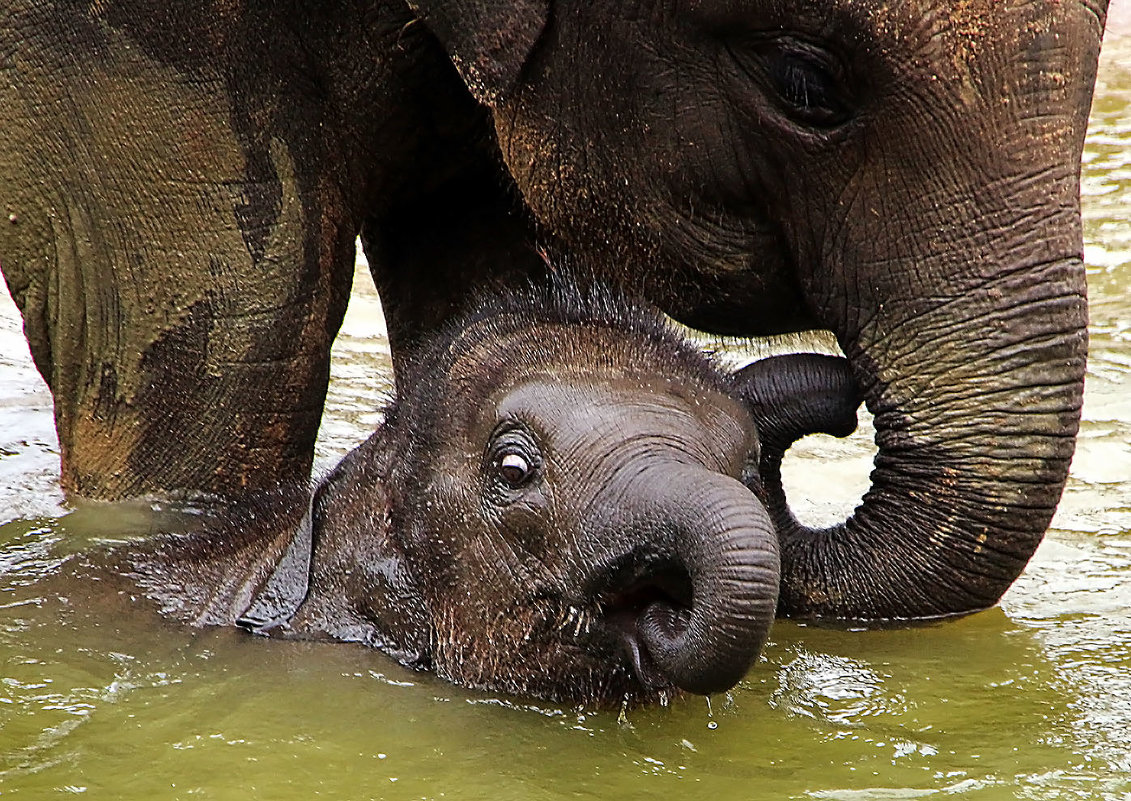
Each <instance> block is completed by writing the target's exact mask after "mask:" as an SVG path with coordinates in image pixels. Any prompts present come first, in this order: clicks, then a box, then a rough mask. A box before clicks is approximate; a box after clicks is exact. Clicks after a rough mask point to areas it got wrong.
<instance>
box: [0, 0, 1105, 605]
mask: <svg viewBox="0 0 1131 801" xmlns="http://www.w3.org/2000/svg"><path fill="white" fill-rule="evenodd" d="M1106 9H1107V1H1106V0H961V1H959V0H905V1H904V2H889V1H888V0H752V2H742V3H738V2H734V0H703V1H702V2H677V3H654V4H650V3H612V2H592V1H591V0H555V2H553V3H551V2H549V0H507V1H506V2H496V3H487V2H477V1H476V0H470V1H469V2H458V3H457V2H454V1H453V0H405V1H402V0H368V2H354V1H353V0H285V1H284V2H280V3H258V2H227V1H225V2H214V0H187V1H186V2H182V3H176V4H165V5H161V4H153V3H148V2H142V0H104V1H103V2H98V3H64V2H41V0H12V1H11V2H8V3H6V4H5V6H4V8H3V9H2V10H0V114H2V115H3V117H2V118H0V193H2V194H0V204H2V210H3V214H4V215H5V217H0V221H2V220H4V219H5V218H6V222H0V264H2V266H3V270H4V275H5V278H6V280H7V282H8V285H9V287H10V289H11V291H12V294H13V296H14V298H15V300H16V302H17V304H18V305H19V307H20V310H21V312H22V314H23V317H24V321H25V330H26V333H27V336H28V340H29V342H30V344H31V348H32V353H33V356H34V359H35V361H36V365H37V366H38V368H39V370H40V372H41V373H42V374H43V376H44V377H45V379H46V380H47V382H48V384H49V385H50V386H51V389H52V392H53V394H54V399H55V416H56V422H57V428H58V431H59V438H60V450H61V462H62V479H63V484H64V487H65V488H66V489H67V491H69V492H71V493H73V494H77V495H86V496H94V497H100V498H117V497H124V496H128V495H132V494H144V493H150V492H169V491H188V492H205V493H219V494H227V495H233V496H238V495H240V494H242V493H244V492H246V491H247V490H248V489H255V488H257V487H258V488H262V487H264V486H268V485H270V484H271V483H273V482H274V481H276V480H277V479H279V478H282V479H284V480H289V481H302V480H303V479H304V478H305V476H306V475H307V473H308V471H309V468H310V464H311V459H312V454H313V443H314V438H315V434H316V431H317V427H318V422H319V418H320V414H321V410H322V402H323V399H324V395H325V389H326V382H327V378H328V374H329V369H328V364H329V358H330V345H331V342H332V340H333V338H334V335H335V334H336V332H337V329H338V326H339V324H340V322H341V318H342V314H343V312H344V309H345V304H346V299H347V296H348V293H349V288H350V278H351V274H352V269H353V263H354V242H355V239H356V238H357V236H358V235H359V234H360V236H361V238H362V241H363V242H364V244H365V249H366V254H367V256H368V258H369V263H370V265H371V269H372V271H373V274H374V278H375V281H376V284H377V287H378V289H379V292H380V295H381V301H382V304H383V308H384V310H385V313H386V319H387V322H388V330H389V336H390V341H391V343H392V348H393V356H394V365H395V367H396V371H397V373H398V375H397V381H398V384H403V382H404V381H405V380H406V378H405V372H406V370H408V369H410V365H411V364H412V362H413V360H414V358H415V354H416V352H417V351H418V349H419V348H420V347H421V344H422V343H423V342H424V341H426V340H427V339H428V338H429V337H430V335H431V334H432V333H434V332H435V331H436V330H438V329H439V328H440V327H441V326H442V325H443V324H444V322H445V321H448V320H451V319H452V318H453V317H455V316H458V315H459V314H460V313H461V311H462V310H464V309H465V307H466V304H467V302H468V298H470V297H472V296H474V295H475V294H476V292H477V291H484V290H487V289H491V290H493V291H496V292H499V293H505V292H507V291H510V288H513V287H514V286H516V285H520V284H522V283H523V282H524V281H526V280H528V279H529V278H530V277H535V278H538V277H540V276H542V274H543V273H544V268H543V262H542V259H541V258H540V257H539V255H538V250H539V249H540V248H544V249H545V251H547V252H548V253H550V254H551V255H554V256H556V257H558V258H559V260H560V261H561V263H569V264H572V265H578V266H579V269H583V270H592V271H596V272H599V273H601V274H603V275H604V276H605V277H606V278H607V279H609V280H610V281H613V282H614V283H617V284H619V285H621V286H622V287H623V288H624V289H625V290H626V291H627V292H629V293H630V294H633V295H640V296H642V297H643V298H644V299H646V300H648V301H650V302H654V303H656V304H657V305H659V306H660V307H661V308H662V309H663V310H664V311H665V312H667V313H669V314H671V315H673V316H675V317H677V318H679V319H680V320H682V321H684V322H687V323H689V324H691V325H693V326H696V327H698V328H701V329H705V330H708V331H711V332H716V333H723V334H733V335H741V336H761V335H767V334H774V333H782V332H790V331H801V330H806V329H827V330H830V331H832V332H833V333H834V334H835V336H836V338H837V340H838V342H839V344H840V346H841V349H842V350H843V351H844V353H845V355H846V356H847V358H848V360H849V362H850V365H851V371H852V377H853V379H854V383H855V385H856V386H858V387H859V389H860V392H861V394H862V396H863V398H864V400H865V402H866V403H867V405H868V407H869V409H870V410H871V411H872V413H873V415H874V418H875V421H876V431H877V444H878V446H879V454H878V456H877V459H876V469H875V471H874V473H873V487H872V489H871V491H869V492H868V493H867V495H866V496H865V498H864V501H863V503H862V504H861V506H860V507H859V509H858V510H857V511H856V513H854V514H853V515H852V516H851V517H850V518H849V519H848V520H847V521H845V523H844V524H843V525H841V526H837V527H834V528H833V529H830V530H827V531H823V532H814V531H810V530H808V529H806V528H804V527H802V526H799V525H796V524H795V522H793V523H791V522H790V518H789V516H788V515H786V514H784V513H783V514H781V515H778V519H779V521H781V522H783V524H785V525H783V528H782V531H781V532H780V533H781V537H782V544H783V551H782V553H783V559H784V561H783V577H782V586H783V592H782V611H783V612H784V613H786V614H792V615H798V616H815V617H840V618H854V619H876V618H901V617H902V618H906V617H931V616H937V615H946V614H957V613H962V612H966V611H971V610H973V609H979V608H983V607H985V606H987V605H990V604H993V603H995V602H996V601H997V599H998V598H999V597H1000V596H1001V594H1002V593H1003V592H1004V591H1005V589H1006V588H1007V587H1008V586H1009V585H1010V583H1011V582H1012V581H1013V580H1014V579H1015V578H1016V576H1017V575H1018V574H1019V572H1020V571H1021V569H1022V568H1023V567H1024V565H1025V564H1026V561H1027V560H1028V558H1029V557H1030V556H1031V554H1032V553H1033V551H1034V550H1035V548H1036V547H1037V545H1038V543H1039V542H1040V540H1041V537H1042V536H1043V533H1044V531H1045V529H1046V527H1047V526H1048V524H1049V521H1050V519H1051V516H1052V513H1053V511H1054V509H1055V507H1056V504H1057V502H1058V500H1059V498H1060V495H1061V492H1062V490H1063V487H1064V482H1065V480H1066V477H1067V473H1068V466H1069V462H1070V459H1071V456H1072V452H1073V447H1074V442H1075V434H1076V431H1077V427H1078V423H1079V416H1080V407H1081V398H1082V390H1083V377H1084V363H1085V355H1086V340H1087V336H1086V317H1087V311H1086V300H1085V297H1086V291H1085V282H1084V269H1083V261H1082V250H1083V247H1082V234H1081V222H1080V210H1079V165H1080V154H1081V150H1082V147H1083V139H1084V133H1085V128H1086V121H1087V112H1088V108H1089V103H1090V99H1091V89H1092V85H1093V83H1094V79H1095V69H1096V62H1097V57H1098V52H1099V47H1100V41H1101V38H1102V34H1103V27H1104V22H1105V18H1106ZM473 290H475V291H473ZM265 390H269V391H267V392H265ZM171 441H176V442H177V443H178V448H177V449H176V451H175V452H173V451H171V450H170V448H169V447H168V443H169V442H171Z"/></svg>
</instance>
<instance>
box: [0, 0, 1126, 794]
mask: <svg viewBox="0 0 1131 801" xmlns="http://www.w3.org/2000/svg"><path fill="white" fill-rule="evenodd" d="M1117 2H1119V0H1117ZM1083 191H1084V194H1085V213H1086V236H1087V250H1086V256H1087V261H1088V264H1089V281H1090V293H1091V317H1092V345H1091V348H1092V350H1091V359H1090V364H1089V376H1088V386H1087V394H1086V402H1085V410H1084V424H1083V430H1082V433H1081V437H1080V444H1079V448H1078V454H1077V457H1076V460H1075V463H1074V465H1073V473H1072V478H1071V480H1070V483H1069V486H1068V490H1067V492H1066V494H1065V498H1064V502H1063V503H1062V505H1061V508H1060V511H1059V512H1058V515H1057V518H1056V520H1055V522H1054V530H1053V532H1052V533H1051V535H1050V536H1049V538H1048V540H1047V542H1046V544H1045V545H1044V546H1042V548H1041V550H1040V551H1039V552H1038V555H1037V557H1036V558H1035V559H1034V561H1033V563H1032V564H1031V565H1030V567H1029V569H1028V570H1027V571H1026V572H1025V574H1024V575H1023V576H1022V578H1021V580H1020V581H1019V582H1018V583H1017V585H1016V586H1015V587H1014V589H1012V590H1011V591H1010V593H1009V594H1008V595H1007V596H1006V598H1005V600H1004V601H1003V603H1002V605H1001V607H1000V608H998V609H993V610H990V611H988V612H985V613H982V614H979V615H974V616H972V617H969V618H966V619H963V620H957V621H950V622H946V623H940V624H937V625H932V626H925V627H921V628H913V629H905V630H891V631H865V632H862V631H837V630H827V629H818V628H812V627H803V626H799V625H796V624H792V623H789V622H782V623H780V624H779V625H778V626H776V627H775V630H774V633H773V642H772V643H771V644H770V646H769V647H768V648H767V650H766V653H765V655H764V657H763V659H762V661H761V663H760V664H759V665H758V666H757V667H756V668H755V669H754V670H753V671H752V672H751V673H750V675H749V676H748V677H747V679H746V680H745V681H744V682H743V683H742V685H740V686H739V687H738V688H737V689H736V690H734V691H733V692H731V693H729V694H727V695H726V696H725V697H722V698H715V699H713V700H712V702H711V704H710V705H708V704H707V703H706V702H705V701H704V700H702V699H698V698H689V699H679V700H677V701H675V702H674V703H673V704H672V705H671V706H670V707H668V708H656V709H640V710H627V711H625V712H624V713H623V715H621V714H618V713H617V711H615V710H614V711H612V712H591V711H585V710H581V711H578V710H571V709H560V708H554V707H549V708H548V707H545V706H543V705H538V704H530V703H528V702H524V701H521V700H516V699H506V698H495V697H487V696H483V695H478V694H472V693H467V692H464V691H461V690H458V689H456V688H453V687H451V686H449V685H446V684H444V683H442V682H439V681H437V680H435V679H434V678H433V677H430V676H426V675H417V674H411V673H408V672H406V671H404V670H403V669H401V668H399V667H398V666H396V665H395V664H393V663H392V662H390V661H389V660H386V659H384V658H383V657H381V656H380V655H377V654H374V653H372V652H369V651H366V650H364V649H361V648H353V647H349V646H341V645H321V644H316V643H284V642H275V641H262V640H258V639H254V638H250V637H246V636H241V635H240V634H239V633H237V632H232V631H221V630H209V631H188V630H184V629H181V628H177V627H174V626H170V625H166V624H163V623H161V622H159V621H155V620H153V619H151V618H148V617H146V616H144V615H137V616H135V615H130V614H107V613H106V610H104V609H100V608H97V607H95V606H93V605H92V604H91V602H90V601H89V600H87V599H88V598H89V597H90V596H89V595H87V594H86V593H85V592H84V588H82V587H62V588H60V587H51V588H50V591H48V589H49V587H50V581H49V577H50V576H51V575H52V574H53V573H54V572H55V571H56V570H57V568H58V566H59V563H60V561H61V560H63V559H66V558H67V556H68V554H70V553H72V552H73V551H74V550H75V549H77V548H80V547H85V546H86V545H88V544H90V543H91V542H92V541H97V540H99V539H105V538H114V539H117V538H121V537H123V536H144V535H145V534H147V533H148V532H150V531H152V530H154V529H156V528H164V527H168V526H169V525H170V524H171V523H170V520H169V519H168V518H167V517H162V518H154V517H152V516H151V515H150V513H149V512H148V510H147V509H144V508H133V509H128V508H120V507H113V508H105V507H87V508H83V509H80V510H76V511H74V512H72V513H70V514H66V515H64V511H65V510H64V509H63V508H62V507H61V505H60V497H59V493H58V487H57V485H56V483H55V472H56V469H57V465H56V462H55V460H56V459H57V456H56V450H55V448H56V446H55V443H54V438H53V434H52V433H51V419H50V411H49V409H50V399H49V397H48V396H47V395H46V392H45V390H44V389H43V388H42V384H41V383H39V382H38V380H37V379H36V377H35V374H34V370H33V369H32V368H31V366H30V362H29V361H28V360H27V359H26V357H25V354H26V346H24V344H23V342H22V339H21V337H20V335H19V321H18V319H17V318H16V317H15V315H14V312H13V310H12V308H11V306H10V304H9V305H7V306H6V307H5V308H4V309H2V310H0V377H2V380H0V414H2V415H3V417H2V418H0V420H2V423H3V424H2V425H0V487H3V488H4V489H3V491H0V520H9V521H12V522H8V523H6V524H3V525H0V792H3V793H5V794H10V795H13V796H15V797H21V794H22V797H25V798H44V797H48V796H50V795H57V794H68V793H83V792H89V793H92V794H95V795H97V794H98V793H99V791H101V794H102V795H103V796H104V797H113V798H146V799H148V798H154V797H160V798H180V797H189V796H196V795H200V796H204V797H211V798H229V797H232V798H234V797H257V798H275V799H288V798H296V799H298V798H302V799H306V798H310V797H312V796H315V795H320V796H322V797H328V798H390V799H393V798H440V797H448V798H500V799H519V798H522V799H526V798H563V797H581V798H611V797H616V798H629V799H631V798H653V797H673V798H674V797H679V798H709V799H712V801H718V799H730V798H736V799H737V798H752V797H753V798H773V799H782V798H822V799H877V798H880V799H882V798H922V797H950V796H962V797H967V798H979V799H1012V798H1018V797H1020V798H1047V799H1054V798H1055V799H1061V798H1121V797H1126V796H1125V794H1126V793H1127V792H1131V727H1129V726H1128V722H1129V721H1131V498H1129V497H1128V487H1129V486H1131V452H1129V449H1128V448H1127V443H1128V441H1131V300H1129V296H1131V38H1128V37H1126V36H1124V37H1122V38H1119V37H1116V38H1113V39H1111V40H1110V41H1109V43H1108V45H1107V50H1106V52H1105V56H1104V66H1103V71H1102V73H1101V83H1100V87H1099V90H1098V93H1097V100H1096V106H1095V112H1094V114H1093V118H1092V126H1091V130H1090V136H1089V144H1088V149H1087V153H1086V156H1085V175H1084V183H1083ZM359 283H360V284H361V285H360V286H359V287H358V289H357V291H356V292H355V296H354V298H353V300H352V301H351V304H352V305H351V309H350V314H349V316H348V317H347V321H346V324H345V329H344V331H343V335H342V336H341V337H340V339H339V341H338V343H337V345H336V346H335V364H334V376H335V382H334V385H333V387H332V390H331V395H330V397H329V399H328V401H327V414H326V420H325V422H324V425H323V430H322V432H321V436H320V440H319V445H318V457H319V461H320V463H321V464H323V465H325V464H327V463H329V462H332V460H333V459H335V458H337V456H339V455H340V454H342V453H343V452H345V451H346V450H348V449H349V448H350V447H352V446H353V445H354V444H355V443H356V442H358V441H360V440H361V439H362V438H364V436H365V435H366V432H368V431H369V430H371V428H372V427H373V426H374V425H375V424H376V421H377V420H378V419H379V407H380V401H379V398H380V396H381V394H382V392H384V391H387V388H388V387H387V383H385V382H386V381H387V377H388V375H389V368H388V350H387V345H386V344H385V343H384V341H383V340H379V339H374V331H375V330H378V329H379V327H380V312H379V308H378V305H377V303H376V299H375V296H374V294H373V291H372V288H371V285H370V284H369V283H368V281H367V280H366V279H365V278H364V276H362V277H360V278H359ZM3 302H5V303H7V301H6V299H5V300H4V301H3ZM17 355H18V356H19V358H17ZM838 448H839V450H835V449H831V448H828V447H826V446H825V445H822V444H821V443H820V442H815V443H814V444H813V445H812V448H811V450H810V455H809V456H808V457H801V461H800V462H799V468H800V469H799V470H798V473H799V478H800V481H799V482H798V483H797V484H796V485H795V486H796V490H795V493H796V494H797V495H798V496H799V497H798V500H799V501H802V505H804V504H803V498H801V497H800V496H801V495H803V493H804V491H805V487H806V485H807V484H808V486H810V487H812V486H821V487H822V494H823V489H824V488H825V487H827V486H830V485H835V486H837V487H841V488H842V489H843V491H844V493H845V496H846V498H847V499H849V501H850V500H851V498H852V497H854V494H858V493H859V491H860V489H861V487H862V485H861V483H860V482H861V481H865V480H866V478H863V477H862V475H861V474H862V473H865V472H866V469H867V467H866V466H867V463H868V462H869V461H870V458H871V450H872V447H871V444H870V442H868V439H867V437H866V436H859V437H857V438H854V439H852V440H850V441H849V442H847V443H845V444H843V445H840V446H838ZM828 463H832V464H831V466H826V465H828ZM845 465H847V467H846V466H845ZM822 470H826V471H827V472H824V473H822V472H821V471H822ZM849 505H851V503H849ZM811 506H812V507H813V509H812V512H813V514H815V515H818V516H819V515H822V514H824V515H840V514H843V509H841V510H836V509H831V508H830V507H828V506H825V507H823V508H822V507H821V504H820V503H817V502H816V501H814V502H813V503H812V504H811Z"/></svg>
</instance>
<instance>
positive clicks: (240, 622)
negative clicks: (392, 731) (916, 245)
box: [122, 288, 779, 704]
mask: <svg viewBox="0 0 1131 801" xmlns="http://www.w3.org/2000/svg"><path fill="white" fill-rule="evenodd" d="M398 378H399V381H398V391H397V397H396V399H395V401H394V402H393V403H392V404H391V405H390V407H389V408H388V412H387V417H386V420H385V422H384V424H383V425H382V426H381V427H380V428H379V429H378V430H377V432H376V433H375V434H373V436H372V437H370V439H369V440H368V441H367V442H365V443H364V444H362V445H361V446H360V447H358V448H357V449H356V450H354V451H353V452H352V453H350V454H349V455H347V456H346V458H345V459H343V460H342V462H341V463H340V464H339V465H338V466H337V467H336V468H335V469H334V470H333V472H332V473H331V474H330V475H329V476H328V477H327V478H326V479H325V480H324V481H322V482H321V484H320V485H319V486H318V487H317V488H316V490H315V491H314V493H313V496H312V497H311V496H310V494H309V493H307V492H305V491H302V492H296V493H293V494H292V495H291V496H286V494H285V493H284V496H285V497H282V498H281V499H277V500H276V503H275V504H274V505H275V507H277V508H274V509H272V510H271V511H270V513H269V514H265V510H263V509H259V510H257V511H255V512H251V511H249V512H247V513H245V514H244V515H243V516H242V518H241V519H240V520H235V519H233V520H231V521H229V523H228V524H227V525H225V526H223V527H222V528H220V529H217V530H213V531H211V532H209V533H206V534H196V535H189V536H186V537H179V538H177V537H167V538H165V539H163V540H160V541H159V542H158V543H157V544H155V545H151V546H148V547H145V548H143V549H140V550H139V549H137V548H136V547H135V548H133V549H131V550H128V551H127V552H125V554H124V555H123V556H122V558H123V559H125V560H126V562H127V563H126V564H125V565H124V566H123V569H124V570H126V572H128V573H129V574H130V575H131V576H132V577H133V579H134V580H135V581H136V582H137V583H138V584H140V585H141V586H142V587H143V589H144V590H145V592H146V594H147V595H149V596H150V597H151V598H153V599H155V600H157V601H158V602H160V603H161V605H162V606H163V607H164V610H165V611H166V612H168V613H171V614H174V615H176V616H178V617H180V618H181V619H183V620H186V621H189V622H191V623H192V624H194V625H232V624H235V625H237V626H242V627H244V628H246V629H249V630H251V631H253V632H256V633H258V634H264V635H267V636H271V637H292V638H302V639H328V640H339V641H346V642H359V643H364V644H366V645H369V646H372V647H375V648H379V649H381V650H382V651H385V652H386V653H388V654H390V655H391V656H393V657H394V658H395V659H397V660H398V661H400V662H401V663H403V664H405V665H409V666H411V667H415V668H419V669H431V670H434V671H435V672H436V673H437V675H439V676H441V677H443V678H445V679H448V680H450V681H452V682H455V683H458V684H462V685H466V686H468V687H479V688H486V689H490V690H496V691H503V692H510V693H516V694H521V695H526V696H537V697H542V698H547V699H553V700H559V701H566V702H580V703H598V704H600V703H607V704H613V703H619V702H621V701H622V700H623V699H626V698H627V699H628V700H629V701H632V702H634V703H635V702H641V701H648V700H651V699H655V698H657V697H659V696H660V695H661V694H662V693H667V692H670V691H671V690H673V689H681V690H687V691H690V692H695V693H704V694H705V693H715V692H720V691H723V690H727V689H729V688H730V687H732V686H733V685H734V684H735V683H736V682H738V680H739V679H740V678H742V676H743V675H744V674H745V673H746V671H747V670H748V669H749V668H750V666H751V664H752V663H753V662H754V660H755V659H756V658H757V656H758V653H759V650H760V648H761V646H762V644H763V643H764V641H765V639H766V635H767V632H768V630H769V627H770V624H771V621H772V619H773V617H774V611H775V606H776V603H777V596H778V581H779V563H778V549H777V540H776V536H775V534H774V531H773V527H772V526H771V523H770V520H769V518H768V515H767V512H766V509H765V508H764V507H763V505H762V504H761V503H760V502H759V500H758V499H757V498H756V497H755V495H754V494H753V493H752V492H751V491H750V490H749V489H747V487H746V486H744V485H743V480H744V479H745V480H748V481H749V480H753V476H755V475H756V471H757V463H758V458H759V453H758V439H757V430H756V427H755V424H754V422H753V420H752V418H751V413H750V411H748V409H747V407H746V405H744V403H743V402H742V401H740V400H739V399H738V395H737V392H736V388H735V386H734V385H733V384H732V379H731V378H730V377H729V376H727V375H726V374H724V373H723V372H722V371H721V370H720V369H719V368H718V367H717V366H716V365H715V364H714V363H712V362H711V361H710V360H709V358H707V357H705V356H704V355H703V354H702V353H701V352H700V351H699V350H698V349H696V348H694V347H692V346H691V345H689V344H688V343H686V342H685V341H683V340H682V339H681V338H680V337H679V336H678V335H676V334H675V333H674V332H673V331H672V330H671V328H670V327H669V326H668V325H667V324H666V322H665V321H664V320H663V319H662V318H660V317H659V316H658V315H654V314H652V313H650V312H646V311H643V310H640V309H635V308H631V307H630V306H628V305H627V304H625V303H624V302H622V301H620V300H617V299H616V298H613V297H612V296H610V295H609V294H608V293H607V292H604V291H601V290H577V289H561V288H558V289H554V290H533V289H532V290H530V291H528V292H526V293H525V294H519V295H515V296H510V297H507V298H495V299H491V300H487V301H485V303H484V305H482V306H480V307H479V308H477V309H476V310H475V311H474V312H473V313H471V314H470V315H468V316H466V317H465V318H464V319H463V320H462V321H461V322H459V323H457V324H455V325H454V326H453V327H450V328H449V329H448V330H446V331H445V332H444V333H442V334H441V335H439V336H438V337H437V338H436V339H435V340H434V341H433V342H431V344H430V345H429V346H428V347H426V348H423V349H422V352H421V355H420V357H419V358H418V360H417V361H416V362H415V363H413V364H412V365H411V368H410V369H409V370H408V371H406V372H404V373H403V374H402V375H400V376H399V377H398Z"/></svg>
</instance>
